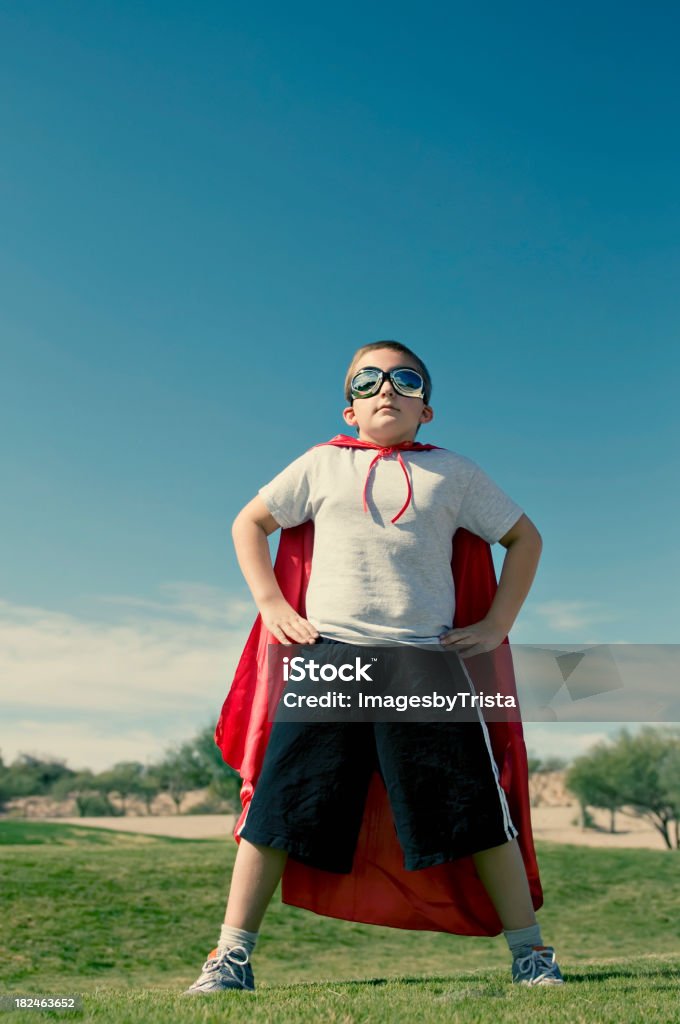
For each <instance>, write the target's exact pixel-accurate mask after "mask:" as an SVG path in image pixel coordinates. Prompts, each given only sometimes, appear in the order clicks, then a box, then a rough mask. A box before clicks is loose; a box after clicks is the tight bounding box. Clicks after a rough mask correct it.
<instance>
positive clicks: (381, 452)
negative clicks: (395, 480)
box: [361, 445, 413, 523]
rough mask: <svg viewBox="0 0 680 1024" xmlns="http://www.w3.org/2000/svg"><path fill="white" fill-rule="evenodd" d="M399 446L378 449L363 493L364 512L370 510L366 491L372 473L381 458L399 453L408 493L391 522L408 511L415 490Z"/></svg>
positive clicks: (369, 468)
mask: <svg viewBox="0 0 680 1024" xmlns="http://www.w3.org/2000/svg"><path fill="white" fill-rule="evenodd" d="M399 447H400V446H398V445H392V446H391V447H389V448H379V449H378V453H377V455H376V456H375V458H373V459H371V464H370V466H369V467H368V472H367V473H366V479H365V480H364V490H363V493H362V495H361V498H362V502H363V506H364V512H368V504H367V502H366V491H367V490H368V482H369V480H370V477H371V473H372V472H373V469H374V467H375V466H376V465H377V464H378V462H379V461H380V459H384V458H385V456H386V455H393V454H394V452H396V453H397V462H398V463H399V465H400V466H401V468H402V472H403V474H404V476H405V477H406V488H407V493H406V501H405V502H404V504H403V505H402V507H401V508H400V509H399V511H398V512H397V514H396V516H394V518H393V519H391V520H390V522H392V523H396V521H397V520H398V519H400V518H401V517H402V516H403V514H404V512H405V511H406V509H407V508H408V507H409V505H410V504H411V497H412V495H413V490H412V488H411V478H410V477H409V475H408V470H407V469H406V465H405V463H404V460H403V459H402V457H401V451H400V450H399ZM409 447H411V446H410V445H409Z"/></svg>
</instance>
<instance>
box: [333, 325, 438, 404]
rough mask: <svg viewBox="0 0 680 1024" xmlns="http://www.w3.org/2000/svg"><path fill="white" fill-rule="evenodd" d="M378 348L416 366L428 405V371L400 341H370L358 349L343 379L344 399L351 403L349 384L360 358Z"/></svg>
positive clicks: (430, 384) (429, 393) (429, 394)
mask: <svg viewBox="0 0 680 1024" xmlns="http://www.w3.org/2000/svg"><path fill="white" fill-rule="evenodd" d="M379 348H389V349H392V351H393V352H401V353H402V355H405V356H408V357H409V358H410V359H412V360H413V362H414V363H415V364H416V369H417V370H418V371H419V372H420V374H421V376H422V378H423V380H424V381H425V405H429V402H430V396H431V395H432V378H431V377H430V373H429V370H428V369H427V367H426V366H425V363H424V362H423V361H422V359H421V358H420V356H417V355H416V354H415V352H412V351H411V349H410V348H407V347H406V345H402V343H401V342H400V341H372V342H371V343H370V344H369V345H362V346H361V348H358V349H357V350H356V352H355V353H354V355H353V356H352V362H351V363H350V364H349V369H348V371H347V375H346V377H345V399H346V400H347V401H348V402H350V403H351V402H352V391H351V388H350V383H351V380H352V377H353V376H354V369H355V367H356V365H357V363H358V362H359V360H360V359H361V357H362V356H364V355H366V353H367V352H374V351H375V350H376V349H379Z"/></svg>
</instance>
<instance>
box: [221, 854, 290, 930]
mask: <svg viewBox="0 0 680 1024" xmlns="http://www.w3.org/2000/svg"><path fill="white" fill-rule="evenodd" d="M287 859H288V854H287V853H286V851H285V850H275V849H273V848H272V847H270V846H259V845H258V846H256V845H255V844H254V843H249V842H248V840H247V839H241V842H240V843H239V848H238V852H237V854H236V860H235V862H234V870H233V872H232V876H231V886H230V888H229V899H228V901H227V911H226V914H225V915H224V923H225V924H228V925H231V926H232V927H234V928H243V929H244V930H245V931H249V932H256V931H259V928H260V925H261V923H262V918H263V917H264V914H265V911H266V909H267V907H268V906H269V902H270V900H271V898H272V896H273V895H274V891H275V889H276V886H277V885H278V884H279V882H280V880H281V875H282V874H283V869H284V867H285V866H286V860H287Z"/></svg>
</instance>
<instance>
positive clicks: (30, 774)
mask: <svg viewBox="0 0 680 1024" xmlns="http://www.w3.org/2000/svg"><path fill="white" fill-rule="evenodd" d="M73 775H75V772H74V771H72V770H71V769H70V768H67V767H66V762H65V761H63V760H60V759H59V758H49V759H44V758H40V757H37V756H36V755H34V754H23V753H22V754H19V755H18V756H17V757H16V758H15V759H14V761H12V763H11V765H9V766H8V767H7V768H5V769H4V771H3V788H4V792H5V794H6V799H11V798H12V797H22V796H45V795H47V794H49V793H51V792H52V788H53V787H54V785H55V784H56V783H57V782H59V781H60V780H62V779H68V778H70V777H72V776H73Z"/></svg>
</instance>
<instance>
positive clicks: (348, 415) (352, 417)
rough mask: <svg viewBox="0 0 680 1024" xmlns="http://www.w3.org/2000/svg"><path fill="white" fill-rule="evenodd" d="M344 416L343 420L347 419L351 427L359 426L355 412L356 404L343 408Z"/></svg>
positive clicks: (346, 421)
mask: <svg viewBox="0 0 680 1024" xmlns="http://www.w3.org/2000/svg"><path fill="white" fill-rule="evenodd" d="M342 418H343V420H344V421H345V423H346V424H347V425H348V426H350V427H356V426H357V417H356V413H355V412H354V406H352V405H348V406H347V408H346V409H343V410H342Z"/></svg>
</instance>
